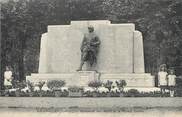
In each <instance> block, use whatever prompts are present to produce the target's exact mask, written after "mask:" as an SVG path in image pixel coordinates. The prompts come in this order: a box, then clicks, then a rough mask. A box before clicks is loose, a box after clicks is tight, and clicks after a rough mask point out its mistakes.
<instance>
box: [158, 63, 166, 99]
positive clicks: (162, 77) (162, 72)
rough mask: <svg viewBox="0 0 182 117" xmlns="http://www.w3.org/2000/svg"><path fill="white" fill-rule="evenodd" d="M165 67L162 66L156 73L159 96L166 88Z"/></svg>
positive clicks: (162, 94) (164, 65)
mask: <svg viewBox="0 0 182 117" xmlns="http://www.w3.org/2000/svg"><path fill="white" fill-rule="evenodd" d="M167 75H168V73H167V67H166V64H162V65H161V66H160V68H159V72H158V86H159V87H160V89H161V96H162V97H163V96H164V94H165V89H166V88H167Z"/></svg>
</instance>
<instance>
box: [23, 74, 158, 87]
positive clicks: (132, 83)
mask: <svg viewBox="0 0 182 117" xmlns="http://www.w3.org/2000/svg"><path fill="white" fill-rule="evenodd" d="M26 79H27V80H29V81H31V82H39V81H49V80H64V81H65V82H66V86H88V83H89V82H90V81H93V80H100V81H101V82H106V81H107V80H110V81H113V82H115V81H118V80H125V81H126V83H127V87H154V86H155V80H154V77H153V76H151V75H150V74H147V73H143V74H135V73H133V74H128V73H121V74H120V73H118V74H107V73H97V72H95V71H79V72H75V73H60V74H51V73H50V74H49V73H46V74H36V73H33V74H31V76H27V77H26Z"/></svg>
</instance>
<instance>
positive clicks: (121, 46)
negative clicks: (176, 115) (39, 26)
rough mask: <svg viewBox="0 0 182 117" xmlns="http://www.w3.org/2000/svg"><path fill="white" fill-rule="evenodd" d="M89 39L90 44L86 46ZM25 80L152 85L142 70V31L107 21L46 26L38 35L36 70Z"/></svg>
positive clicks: (69, 83)
mask: <svg viewBox="0 0 182 117" xmlns="http://www.w3.org/2000/svg"><path fill="white" fill-rule="evenodd" d="M84 40H86V41H84ZM93 40H94V41H93ZM89 41H93V43H92V44H93V45H92V46H90V47H87V43H88V42H89ZM83 43H85V45H84V44H83ZM90 43H91V42H90ZM94 44H95V45H94ZM83 45H84V47H83ZM90 50H91V51H90ZM26 79H27V80H29V81H31V82H38V81H49V80H64V81H65V82H66V85H67V86H72V85H78V86H87V85H88V82H90V81H93V80H100V81H102V82H105V81H107V80H110V81H116V80H120V79H122V80H125V81H126V82H127V87H136V88H137V87H148V88H151V87H154V77H153V76H152V75H151V74H150V73H145V65H144V49H143V38H142V33H141V32H140V31H137V30H135V25H134V24H132V23H123V24H112V23H111V22H110V21H108V20H88V21H71V22H70V25H49V26H48V31H47V33H44V34H42V38H41V48H40V60H39V71H38V73H32V74H31V76H27V78H26Z"/></svg>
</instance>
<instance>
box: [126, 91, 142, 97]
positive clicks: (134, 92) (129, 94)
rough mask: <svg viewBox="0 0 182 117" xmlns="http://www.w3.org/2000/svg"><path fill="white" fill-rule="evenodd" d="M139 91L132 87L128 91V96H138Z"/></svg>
mask: <svg viewBox="0 0 182 117" xmlns="http://www.w3.org/2000/svg"><path fill="white" fill-rule="evenodd" d="M139 94H140V93H139V91H138V90H137V89H130V90H128V92H127V96H129V97H138V96H139Z"/></svg>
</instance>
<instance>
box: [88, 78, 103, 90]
mask: <svg viewBox="0 0 182 117" xmlns="http://www.w3.org/2000/svg"><path fill="white" fill-rule="evenodd" d="M88 86H89V87H92V88H94V90H95V91H98V88H99V87H100V86H102V82H100V81H98V80H95V81H91V82H89V83H88Z"/></svg>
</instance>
